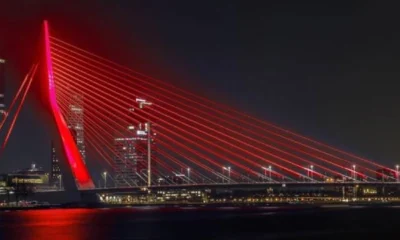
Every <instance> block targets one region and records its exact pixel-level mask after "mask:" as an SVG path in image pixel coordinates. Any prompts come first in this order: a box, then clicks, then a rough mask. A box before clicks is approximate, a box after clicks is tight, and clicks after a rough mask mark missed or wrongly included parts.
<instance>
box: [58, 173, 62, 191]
mask: <svg viewBox="0 0 400 240" xmlns="http://www.w3.org/2000/svg"><path fill="white" fill-rule="evenodd" d="M58 178H59V179H60V190H61V188H62V175H61V174H60V175H58Z"/></svg>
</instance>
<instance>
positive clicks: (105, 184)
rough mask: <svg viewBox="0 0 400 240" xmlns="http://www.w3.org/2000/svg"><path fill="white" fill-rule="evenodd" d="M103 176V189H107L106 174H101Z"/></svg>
mask: <svg viewBox="0 0 400 240" xmlns="http://www.w3.org/2000/svg"><path fill="white" fill-rule="evenodd" d="M103 176H104V188H107V172H103Z"/></svg>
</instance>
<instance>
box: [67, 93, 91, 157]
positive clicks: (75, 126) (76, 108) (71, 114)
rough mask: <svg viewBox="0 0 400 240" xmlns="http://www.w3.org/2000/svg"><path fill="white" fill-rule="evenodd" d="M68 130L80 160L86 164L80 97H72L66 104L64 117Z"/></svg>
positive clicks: (81, 101) (81, 99)
mask: <svg viewBox="0 0 400 240" xmlns="http://www.w3.org/2000/svg"><path fill="white" fill-rule="evenodd" d="M66 121H67V124H68V128H69V129H70V131H71V134H72V137H73V138H74V140H75V142H76V146H77V147H78V150H79V152H80V153H81V156H82V159H83V161H84V162H86V149H85V131H84V122H83V121H84V107H83V97H82V95H78V94H77V95H73V96H72V97H71V99H70V101H69V104H68V112H67V116H66Z"/></svg>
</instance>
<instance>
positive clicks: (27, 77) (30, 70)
mask: <svg viewBox="0 0 400 240" xmlns="http://www.w3.org/2000/svg"><path fill="white" fill-rule="evenodd" d="M33 69H34V65H33V66H32V67H31V68H30V69H29V72H28V73H27V74H26V75H25V77H24V80H23V81H22V83H21V86H20V87H19V88H18V91H17V93H16V94H15V96H14V98H13V100H12V102H11V104H10V107H9V108H8V111H7V112H6V114H5V115H4V118H3V120H2V121H1V123H0V131H1V129H2V128H3V125H4V123H5V122H6V120H7V118H8V116H9V114H10V112H11V111H12V109H13V108H14V105H15V103H16V102H17V99H18V98H19V95H20V94H21V92H22V89H23V88H24V87H25V85H26V83H27V82H28V79H29V78H30V75H31V74H32V71H33Z"/></svg>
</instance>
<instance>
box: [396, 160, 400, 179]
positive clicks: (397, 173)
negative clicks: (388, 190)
mask: <svg viewBox="0 0 400 240" xmlns="http://www.w3.org/2000/svg"><path fill="white" fill-rule="evenodd" d="M399 167H400V166H399V164H397V165H396V181H397V182H398V181H399Z"/></svg>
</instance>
